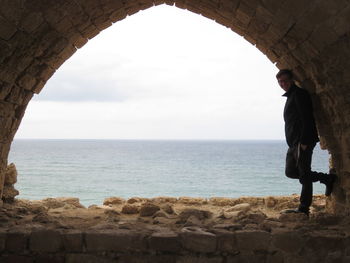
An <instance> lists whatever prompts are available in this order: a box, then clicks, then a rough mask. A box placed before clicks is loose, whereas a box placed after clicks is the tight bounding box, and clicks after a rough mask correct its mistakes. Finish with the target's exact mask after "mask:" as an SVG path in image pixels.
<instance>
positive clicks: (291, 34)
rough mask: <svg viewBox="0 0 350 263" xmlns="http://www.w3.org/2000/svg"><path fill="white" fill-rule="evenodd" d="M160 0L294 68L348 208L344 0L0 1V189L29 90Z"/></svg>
mask: <svg viewBox="0 0 350 263" xmlns="http://www.w3.org/2000/svg"><path fill="white" fill-rule="evenodd" d="M164 3H165V4H168V5H174V6H176V7H178V8H183V9H188V10H189V11H192V12H194V13H197V14H201V15H203V16H205V17H207V18H209V19H212V20H214V21H216V22H217V23H219V24H222V25H224V26H226V27H228V28H230V29H232V31H234V32H236V33H238V34H240V35H242V36H243V37H244V38H245V39H246V40H247V41H249V42H250V43H251V44H253V45H255V46H256V47H257V48H258V49H259V50H260V51H261V52H262V53H264V54H265V55H266V56H267V57H268V58H269V59H270V61H271V62H272V63H276V66H277V67H278V68H291V69H293V70H294V72H295V73H296V75H297V78H298V80H299V82H300V84H301V85H302V86H303V87H304V88H306V89H307V90H309V91H310V92H311V94H312V96H313V99H314V102H315V106H316V107H315V108H316V121H317V125H318V129H319V133H320V136H321V137H322V141H323V144H324V145H325V147H326V148H327V149H328V150H329V151H330V153H331V154H332V156H333V158H332V160H333V162H334V165H335V167H336V169H337V171H338V173H339V175H340V180H339V184H338V185H337V187H336V191H335V193H334V195H332V197H331V198H330V200H331V202H330V203H331V204H332V206H330V207H331V208H333V210H334V211H335V212H337V213H344V212H345V213H349V212H350V161H349V159H350V138H349V135H350V133H349V131H350V129H349V127H350V118H349V116H350V107H349V105H350V99H349V97H350V96H349V95H350V89H349V88H348V87H349V85H350V75H349V74H347V71H348V70H349V69H350V37H349V36H350V28H349V26H348V25H349V23H350V19H349V17H350V3H349V2H348V1H347V0H335V1H327V0H310V1H287V0H281V1H274V0H60V1H56V0H0V6H1V8H0V128H1V129H0V179H1V180H0V190H1V189H2V188H3V180H4V169H5V167H6V165H7V157H8V153H9V149H10V146H11V142H12V140H13V137H14V135H15V133H16V131H17V129H18V127H19V125H20V122H21V119H22V117H23V115H24V112H25V109H26V106H27V105H28V103H29V101H30V100H31V98H32V97H33V95H34V94H38V93H39V92H40V91H41V90H42V88H43V87H44V86H45V83H46V82H47V80H48V79H49V78H50V77H51V76H52V75H53V74H54V72H55V71H56V70H57V69H58V68H59V67H60V66H61V65H62V64H63V63H64V62H65V61H66V60H67V59H68V58H69V57H70V56H72V55H73V54H74V52H75V51H76V50H77V49H78V48H81V47H83V46H84V44H86V43H87V42H88V40H89V39H91V38H93V37H94V36H96V35H97V34H98V33H99V32H101V31H102V30H104V29H105V28H108V27H109V26H111V25H112V24H113V23H115V22H117V21H119V20H122V19H124V18H125V17H127V16H130V15H133V14H134V13H137V12H138V11H140V10H144V9H147V8H150V7H152V6H155V5H159V4H164ZM0 194H1V192H0Z"/></svg>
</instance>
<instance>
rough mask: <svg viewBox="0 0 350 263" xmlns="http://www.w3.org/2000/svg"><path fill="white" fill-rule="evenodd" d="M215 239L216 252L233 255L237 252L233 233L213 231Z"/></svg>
mask: <svg viewBox="0 0 350 263" xmlns="http://www.w3.org/2000/svg"><path fill="white" fill-rule="evenodd" d="M214 233H215V235H216V238H217V250H218V251H220V252H228V253H234V252H236V251H238V247H237V242H236V237H235V234H234V232H231V231H227V230H215V232H214Z"/></svg>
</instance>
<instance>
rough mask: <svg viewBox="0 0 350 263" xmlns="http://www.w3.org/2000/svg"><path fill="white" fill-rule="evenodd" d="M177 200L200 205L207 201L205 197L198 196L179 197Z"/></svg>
mask: <svg viewBox="0 0 350 263" xmlns="http://www.w3.org/2000/svg"><path fill="white" fill-rule="evenodd" d="M178 202H179V203H182V204H186V205H202V204H207V203H208V201H207V199H205V198H199V197H197V198H195V197H187V196H182V197H179V200H178Z"/></svg>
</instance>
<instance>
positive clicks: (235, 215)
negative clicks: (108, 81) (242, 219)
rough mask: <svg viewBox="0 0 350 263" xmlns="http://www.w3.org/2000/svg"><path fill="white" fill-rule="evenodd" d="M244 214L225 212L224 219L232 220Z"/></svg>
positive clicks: (240, 212)
mask: <svg viewBox="0 0 350 263" xmlns="http://www.w3.org/2000/svg"><path fill="white" fill-rule="evenodd" d="M242 214H243V212H242V211H233V212H227V211H223V214H222V216H223V218H226V219H231V218H237V217H239V216H241V215H242Z"/></svg>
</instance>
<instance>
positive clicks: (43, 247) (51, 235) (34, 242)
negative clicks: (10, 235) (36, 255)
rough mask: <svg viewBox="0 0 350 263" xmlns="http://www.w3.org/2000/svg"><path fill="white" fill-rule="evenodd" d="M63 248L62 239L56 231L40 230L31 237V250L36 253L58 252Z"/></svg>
mask: <svg viewBox="0 0 350 263" xmlns="http://www.w3.org/2000/svg"><path fill="white" fill-rule="evenodd" d="M61 247H62V237H61V234H60V232H58V231H56V230H38V231H33V232H32V234H31V235H30V240H29V248H30V250H31V251H34V252H58V251H60V249H61Z"/></svg>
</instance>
